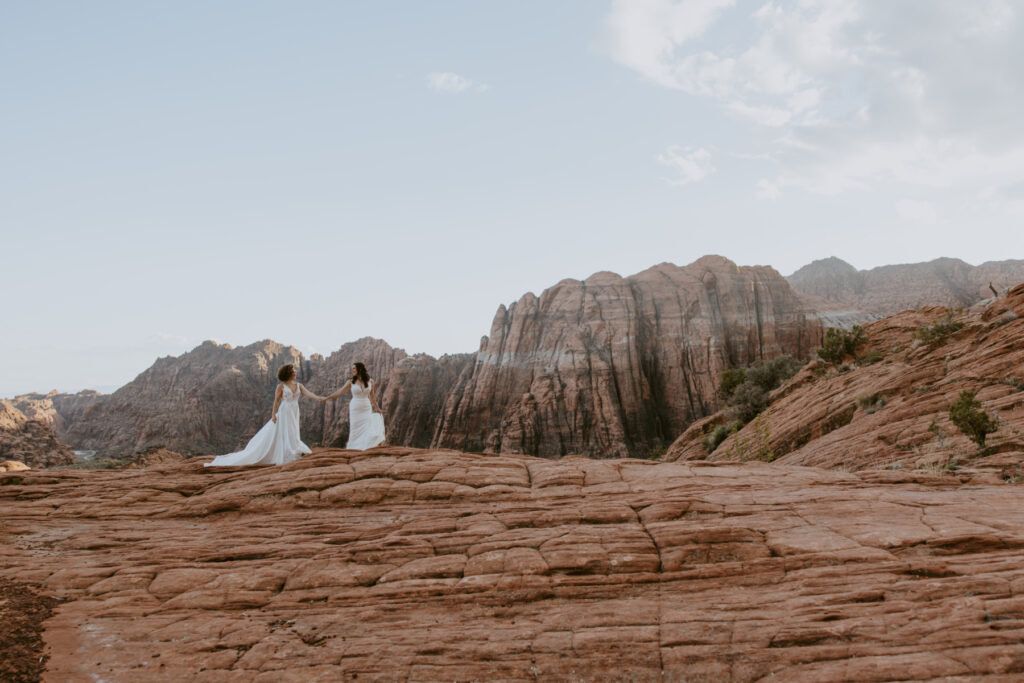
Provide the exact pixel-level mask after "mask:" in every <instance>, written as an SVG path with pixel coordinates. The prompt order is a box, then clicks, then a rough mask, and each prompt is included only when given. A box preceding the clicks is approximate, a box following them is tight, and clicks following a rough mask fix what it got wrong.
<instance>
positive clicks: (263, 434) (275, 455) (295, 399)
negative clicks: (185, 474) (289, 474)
mask: <svg viewBox="0 0 1024 683" xmlns="http://www.w3.org/2000/svg"><path fill="white" fill-rule="evenodd" d="M296 386H297V387H300V386H301V385H296ZM300 392H301V388H299V389H298V390H296V391H292V390H291V388H290V387H289V386H288V385H287V384H285V385H284V390H283V391H282V393H281V403H280V405H279V406H278V407H277V422H276V423H275V422H274V421H273V420H270V421H268V422H267V424H265V425H263V427H262V428H261V429H260V431H258V432H256V435H255V436H253V437H252V438H251V439H249V443H247V444H246V445H245V448H243V449H242V450H240V451H238V452H236V453H228V454H227V455H218V456H217V457H216V458H214V459H213V462H208V463H205V466H206V467H229V466H234V465H283V464H285V463H286V462H291V461H292V460H298V459H299V457H300V456H301V455H303V454H304V453H311V452H312V451H310V450H309V446H307V445H306V444H304V443H302V441H300V440H299V393H300Z"/></svg>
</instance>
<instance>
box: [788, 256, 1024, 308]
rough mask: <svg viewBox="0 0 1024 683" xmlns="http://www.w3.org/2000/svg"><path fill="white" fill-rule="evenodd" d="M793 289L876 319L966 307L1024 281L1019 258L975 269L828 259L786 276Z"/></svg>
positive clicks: (945, 263)
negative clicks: (859, 264)
mask: <svg viewBox="0 0 1024 683" xmlns="http://www.w3.org/2000/svg"><path fill="white" fill-rule="evenodd" d="M786 279H787V280H788V281H789V284H790V285H792V287H793V289H795V290H797V291H798V292H801V293H803V294H807V295H810V296H815V297H820V298H821V299H824V300H825V301H828V302H831V303H832V304H837V305H839V306H841V307H844V308H851V309H857V310H861V311H864V312H867V313H871V314H875V315H878V316H887V315H893V314H894V313H899V312H900V311H906V310H916V309H918V308H921V307H923V306H929V305H930V306H948V307H958V306H962V307H967V306H973V305H974V304H976V303H978V302H979V301H983V300H985V299H989V298H991V297H992V296H993V294H992V291H991V290H990V289H989V284H990V283H991V285H992V286H993V287H994V288H995V289H996V291H997V292H999V294H1000V295H1004V294H1005V293H1006V292H1007V291H1008V290H1009V289H1010V288H1011V287H1013V286H1015V285H1017V284H1019V283H1021V282H1024V260H1007V261H988V262H986V263H983V264H981V265H980V266H972V265H970V264H969V263H966V262H964V261H961V260H960V259H956V258H938V259H935V260H933V261H927V262H925V263H909V264H900V265H892V266H880V267H878V268H872V269H870V270H857V269H856V268H854V267H853V266H851V265H850V264H849V263H847V262H846V261H843V260H842V259H839V258H836V257H835V256H832V257H830V258H826V259H820V260H817V261H814V262H813V263H810V264H808V265H806V266H804V267H803V268H801V269H799V270H798V271H796V272H795V273H793V274H792V275H790V276H788V277H787V278H786Z"/></svg>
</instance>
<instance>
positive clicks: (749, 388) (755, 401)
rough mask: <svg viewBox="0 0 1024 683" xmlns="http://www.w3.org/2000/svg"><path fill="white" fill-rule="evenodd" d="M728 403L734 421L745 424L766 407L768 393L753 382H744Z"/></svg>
mask: <svg viewBox="0 0 1024 683" xmlns="http://www.w3.org/2000/svg"><path fill="white" fill-rule="evenodd" d="M730 403H731V404H732V413H733V416H734V417H735V418H736V420H738V421H739V422H740V423H741V424H747V423H748V422H750V421H751V420H753V419H754V418H755V417H757V415H758V413H760V412H761V411H763V410H764V409H765V408H767V407H768V392H767V391H765V390H764V389H762V388H761V387H759V386H758V385H756V384H754V383H753V382H744V383H743V384H741V385H739V386H738V387H736V391H735V392H733V395H732V399H731V401H730Z"/></svg>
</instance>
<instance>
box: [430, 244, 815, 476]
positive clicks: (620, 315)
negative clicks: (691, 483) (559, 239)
mask: <svg viewBox="0 0 1024 683" xmlns="http://www.w3.org/2000/svg"><path fill="white" fill-rule="evenodd" d="M821 338H822V325H821V323H820V321H819V320H818V319H817V317H816V315H815V314H814V313H813V312H812V311H809V310H807V309H806V308H804V306H803V304H802V303H801V301H800V300H799V298H798V297H797V296H796V295H795V294H794V292H793V291H792V289H791V288H790V287H789V285H788V284H787V283H786V281H785V279H783V278H782V277H781V276H780V275H779V274H778V273H777V272H775V270H773V269H772V268H769V267H762V266H758V267H739V266H736V265H735V264H734V263H732V262H731V261H729V260H727V259H724V258H722V257H718V256H707V257H704V258H702V259H700V260H698V261H696V262H695V263H692V264H690V265H689V266H685V267H682V268H681V267H678V266H674V265H672V264H668V263H665V264H661V265H659V266H655V267H654V268H651V269H649V270H646V271H644V272H642V273H638V274H636V275H633V276H631V277H628V278H623V277H620V276H618V275H615V274H614V273H597V274H596V275H593V276H591V277H590V278H588V279H587V280H585V281H579V280H563V281H561V282H559V283H558V284H557V285H555V286H554V287H551V288H550V289H547V290H545V291H544V293H543V294H542V295H541V296H540V297H539V298H538V297H537V296H535V295H533V294H527V295H526V296H524V297H523V298H521V299H520V300H519V301H517V302H516V303H514V304H512V306H511V307H509V308H508V309H507V310H506V309H505V307H504V306H502V307H501V308H499V310H498V313H497V315H496V316H495V318H494V322H493V324H492V327H491V334H490V336H489V337H485V338H484V340H483V342H482V344H481V347H480V351H479V352H478V353H477V356H476V359H475V362H474V364H473V366H472V368H471V369H470V370H469V371H468V372H467V373H465V374H464V376H463V377H462V379H461V380H460V382H459V384H458V386H457V387H456V389H455V390H454V391H453V392H452V394H451V396H450V398H449V400H448V403H447V406H446V407H445V411H444V416H443V418H442V420H441V423H440V425H439V427H438V433H437V436H436V438H435V439H434V442H433V444H434V445H435V446H442V447H449V448H456V449H460V450H476V451H487V452H500V453H527V454H531V455H540V456H544V457H557V456H562V455H567V454H584V455H596V456H605V457H607V456H626V455H649V454H651V453H652V452H657V450H658V449H663V448H664V447H665V446H666V445H667V444H669V443H671V441H672V440H673V439H674V438H675V436H676V435H678V434H679V433H680V432H682V431H683V429H685V428H686V427H687V426H688V425H689V424H690V422H691V421H693V420H694V419H697V418H700V417H702V416H704V415H706V414H708V413H709V412H711V411H712V410H713V408H714V407H715V406H716V398H715V391H716V388H717V383H718V377H719V375H720V374H721V371H722V370H723V369H725V368H727V367H733V366H735V365H742V364H746V363H750V362H753V361H754V360H756V359H759V358H766V357H772V356H777V355H780V354H784V353H788V354H791V355H793V356H795V357H801V358H802V357H807V355H808V354H809V353H810V352H811V351H812V349H814V348H816V347H817V346H818V345H819V344H820V341H821Z"/></svg>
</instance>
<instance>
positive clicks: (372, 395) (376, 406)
mask: <svg viewBox="0 0 1024 683" xmlns="http://www.w3.org/2000/svg"><path fill="white" fill-rule="evenodd" d="M370 405H372V406H373V407H374V409H375V410H376V411H377V412H378V413H380V414H381V415H383V414H384V411H383V410H381V409H380V406H379V405H377V398H376V397H375V396H374V394H373V382H370Z"/></svg>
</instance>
